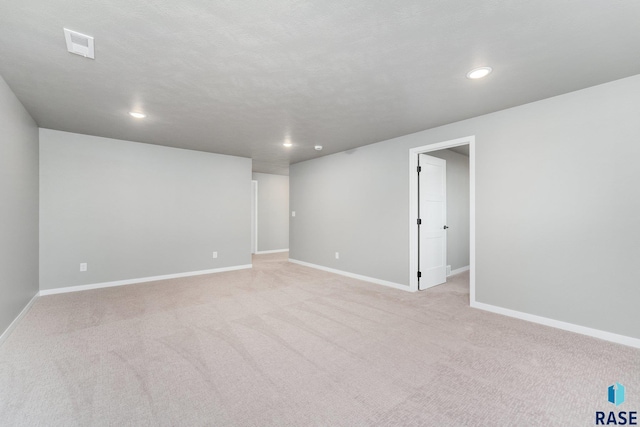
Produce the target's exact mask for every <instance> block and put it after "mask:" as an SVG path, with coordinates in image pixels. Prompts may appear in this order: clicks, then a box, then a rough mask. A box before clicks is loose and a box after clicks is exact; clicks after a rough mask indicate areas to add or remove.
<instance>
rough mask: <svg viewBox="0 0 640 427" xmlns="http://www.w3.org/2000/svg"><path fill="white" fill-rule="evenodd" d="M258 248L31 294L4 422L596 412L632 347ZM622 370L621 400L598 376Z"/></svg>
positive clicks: (633, 369) (15, 338)
mask: <svg viewBox="0 0 640 427" xmlns="http://www.w3.org/2000/svg"><path fill="white" fill-rule="evenodd" d="M286 255H287V254H273V255H260V256H257V257H255V258H254V268H253V269H252V270H243V271H235V272H229V273H219V274H213V275H208V276H197V277H191V278H185V279H175V280H166V281H159V282H154V283H146V284H139V285H131V286H122V287H115V288H106V289H99V290H92V291H84V292H76V293H69V294H61V295H52V296H46V297H41V298H39V299H38V300H37V301H36V302H35V304H34V306H33V307H32V309H31V311H30V312H29V313H28V315H27V316H26V317H25V318H24V319H23V320H22V322H21V323H20V325H19V326H18V328H17V329H16V330H15V331H14V332H13V334H12V335H11V336H10V337H9V339H8V340H7V341H6V342H5V344H4V345H3V346H2V347H0V424H1V425H11V426H15V425H52V426H53V425H56V426H75V425H78V426H94V425H95V426H101V425H112V426H124V425H135V426H147V425H148V426H156V425H158V426H169V425H184V426H199V425H211V426H374V425H375V426H423V425H424V426H475V425H482V426H529V425H530V426H591V425H594V424H595V412H596V411H606V412H607V413H608V411H610V410H614V411H618V410H620V411H622V410H626V411H632V410H636V411H640V398H639V397H638V396H640V350H637V349H632V348H628V347H624V346H620V345H616V344H612V343H608V342H605V341H600V340H597V339H592V338H589V337H585V336H581V335H576V334H572V333H569V332H564V331H560V330H555V329H552V328H548V327H544V326H540V325H536V324H531V323H527V322H524V321H519V320H515V319H511V318H507V317H503V316H499V315H495V314H491V313H486V312H483V311H479V310H475V309H471V308H469V307H468V300H469V296H468V275H466V274H462V275H458V276H455V277H454V278H450V281H449V283H447V284H445V285H441V286H438V287H435V288H432V289H430V290H428V291H424V292H420V293H417V294H412V293H408V292H403V291H398V290H394V289H390V288H385V287H383V286H379V285H375V284H369V283H365V282H360V281H357V280H353V279H349V278H345V277H342V276H337V275H333V274H330V273H326V272H322V271H317V270H313V269H310V268H306V267H302V266H299V265H295V264H291V263H288V262H287V261H286ZM616 381H619V382H620V383H622V384H624V385H625V386H626V390H627V401H626V402H625V403H623V405H622V406H620V407H618V408H616V407H615V406H613V405H612V404H610V403H608V402H607V388H608V386H609V385H611V384H613V383H615V382H616Z"/></svg>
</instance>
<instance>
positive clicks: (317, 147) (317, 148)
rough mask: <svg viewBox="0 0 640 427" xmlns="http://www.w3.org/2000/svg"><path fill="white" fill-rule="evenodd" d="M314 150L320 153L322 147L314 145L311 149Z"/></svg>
mask: <svg viewBox="0 0 640 427" xmlns="http://www.w3.org/2000/svg"><path fill="white" fill-rule="evenodd" d="M313 148H315V149H316V151H320V150H322V145H316V146H315V147H313Z"/></svg>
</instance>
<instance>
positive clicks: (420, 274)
mask: <svg viewBox="0 0 640 427" xmlns="http://www.w3.org/2000/svg"><path fill="white" fill-rule="evenodd" d="M421 277H422V273H421V272H420V271H418V279H419V278H421Z"/></svg>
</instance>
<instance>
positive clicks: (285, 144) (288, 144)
mask: <svg viewBox="0 0 640 427" xmlns="http://www.w3.org/2000/svg"><path fill="white" fill-rule="evenodd" d="M282 145H284V146H285V147H291V146H293V144H292V143H290V142H289V141H287V142H285V143H283V144H282Z"/></svg>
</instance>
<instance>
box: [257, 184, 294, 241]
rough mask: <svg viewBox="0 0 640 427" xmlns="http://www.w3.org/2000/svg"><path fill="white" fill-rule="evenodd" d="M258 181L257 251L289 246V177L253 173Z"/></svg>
mask: <svg viewBox="0 0 640 427" xmlns="http://www.w3.org/2000/svg"><path fill="white" fill-rule="evenodd" d="M253 179H254V180H256V181H258V252H260V251H273V250H278V249H288V248H289V177H288V176H283V175H272V174H267V173H254V174H253Z"/></svg>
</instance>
